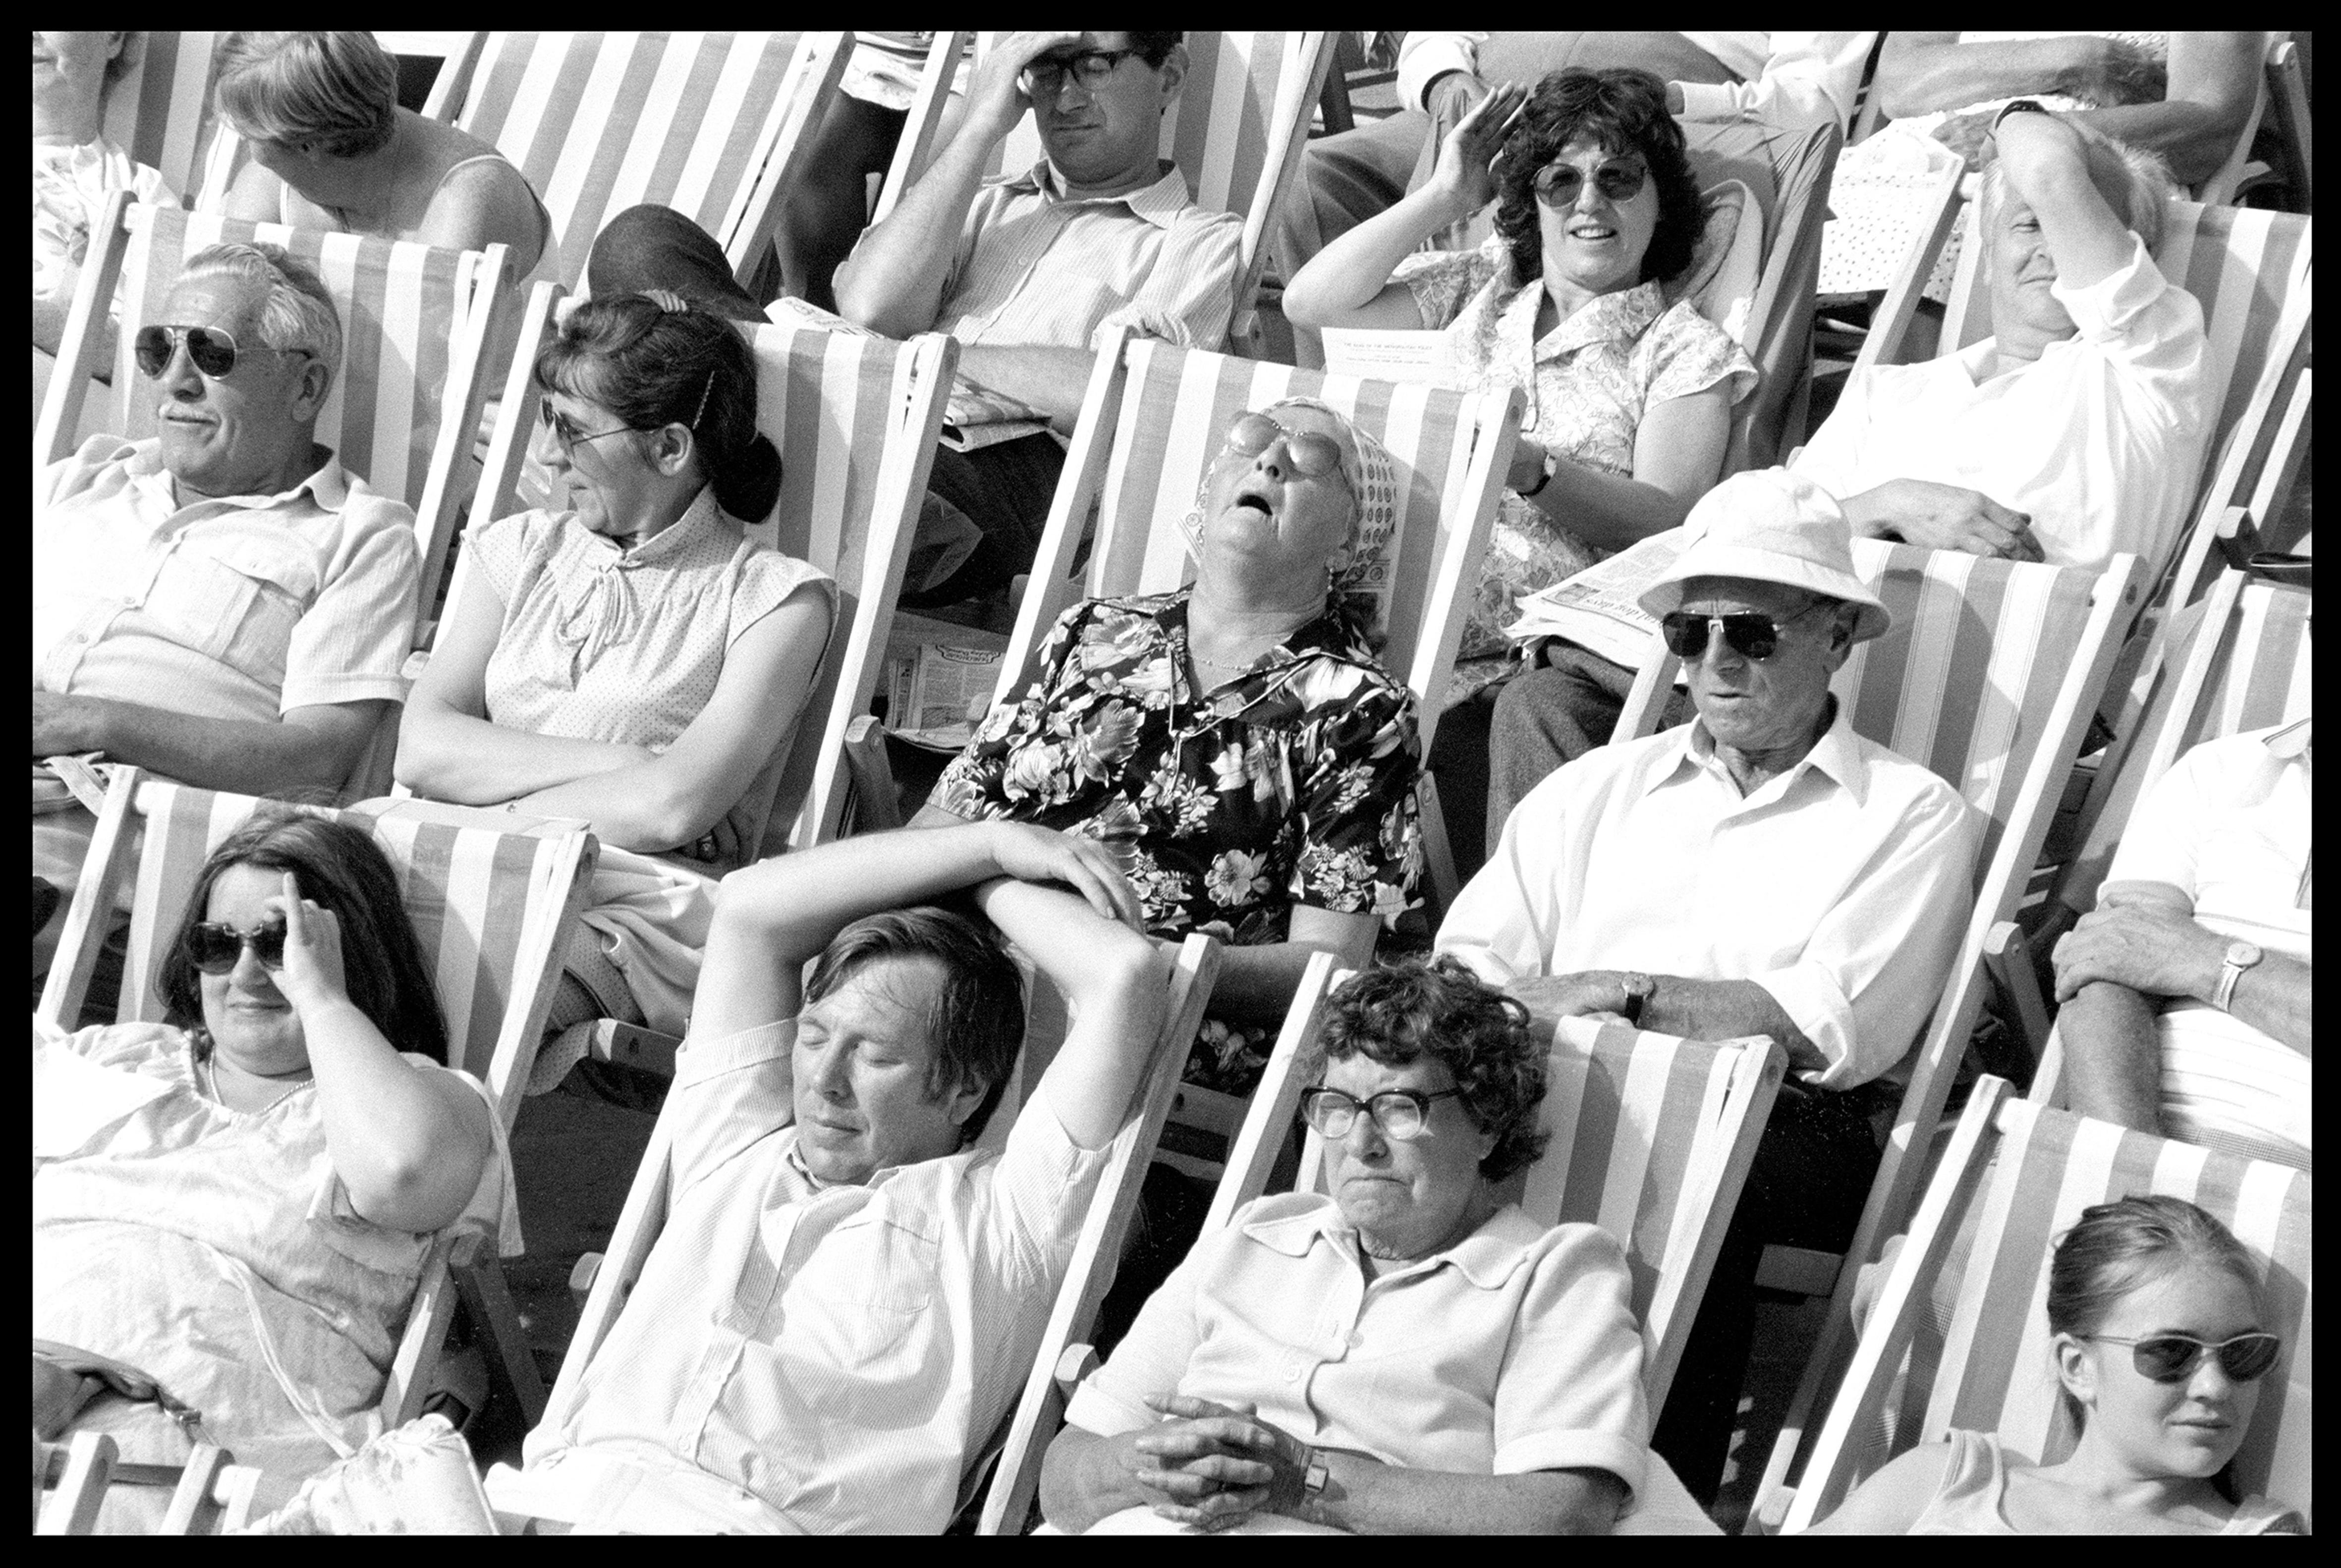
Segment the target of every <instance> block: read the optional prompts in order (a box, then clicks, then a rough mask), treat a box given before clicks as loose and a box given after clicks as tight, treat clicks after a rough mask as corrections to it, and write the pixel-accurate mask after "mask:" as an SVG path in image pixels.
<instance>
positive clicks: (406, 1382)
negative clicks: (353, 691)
mask: <svg viewBox="0 0 2341 1568" xmlns="http://www.w3.org/2000/svg"><path fill="white" fill-rule="evenodd" d="M261 804H262V802H260V801H258V800H256V799H253V798H251V797H249V796H237V795H226V794H221V793H218V792H215V791H211V790H200V789H190V788H187V787H185V786H182V785H176V784H172V783H170V782H168V781H167V780H164V779H155V778H152V777H149V776H148V775H146V774H145V773H144V772H143V771H142V770H141V769H136V768H126V767H125V768H117V769H115V771H114V777H113V779H112V780H111V782H110V783H109V784H108V786H107V789H106V798H105V811H104V812H103V813H102V814H101V815H100V816H99V818H98V822H97V830H96V832H95V835H94V836H93V837H92V839H91V841H90V850H89V858H88V859H87V860H86V861H85V863H84V868H83V873H82V878H81V880H80V882H79V883H78V884H77V885H76V886H75V888H74V898H73V903H72V905H71V907H70V908H68V910H67V912H66V916H65V927H64V929H63V932H62V935H61V936H60V938H59V939H58V945H57V954H56V958H55V961H54V963H53V964H52V966H51V968H50V970H49V977H48V981H47V984H46V986H45V988H44V989H43V992H42V995H41V1001H40V1006H39V1008H38V1010H37V1016H38V1017H43V1018H45V1019H47V1020H48V1021H49V1022H50V1023H52V1024H54V1025H55V1026H56V1027H60V1028H70V1027H72V1022H73V1020H75V1019H76V1018H78V1017H80V1015H81V1007H82V1002H83V1000H84V999H85V997H86V995H87V993H88V989H89V984H90V977H91V974H92V972H93V970H94V969H95V967H96V963H97V958H98V949H99V948H100V946H101V945H102V944H103V943H104V941H105V934H106V930H107V928H108V926H109V925H110V924H111V916H112V911H113V910H114V909H115V908H118V907H119V905H120V902H121V894H122V892H123V891H124V890H125V888H127V887H128V886H129V885H130V884H131V882H132V880H133V878H134V879H135V885H136V888H137V893H138V897H137V898H136V900H135V902H134V904H133V905H132V913H131V924H130V940H129V947H128V950H127V952H126V954H125V958H124V963H123V982H122V996H121V999H120V1004H119V1007H118V1008H117V1011H116V1018H117V1021H120V1022H124V1023H129V1022H135V1021H142V1020H146V1019H155V1018H159V1017H161V1012H160V1001H159V998H157V997H155V996H154V991H153V987H152V986H151V984H150V983H149V982H150V981H151V978H152V977H153V976H154V971H155V967H156V966H157V965H158V964H159V963H160V961H161V958H162V955H161V952H160V950H159V949H160V944H161V943H162V942H163V941H164V940H166V939H167V938H168V936H169V933H170V931H171V929H172V928H174V926H175V924H176V920H177V918H178V910H179V908H182V907H183V906H184V900H185V898H186V897H187V895H188V892H189V890H190V889H191V888H192V887H193V885H194V875H195V873H196V871H198V870H199V869H200V868H201V866H202V863H203V861H204V858H206V857H207V856H208V855H209V853H210V851H211V849H212V848H213V847H214V846H215V845H216V844H217V843H218V842H219V841H220V840H221V839H224V838H225V837H226V836H227V835H228V833H230V832H231V831H233V830H234V829H235V828H236V827H238V826H240V825H241V824H242V823H243V822H244V820H245V819H247V818H249V817H250V816H251V814H252V812H253V810H254V809H256V808H257V807H258V806H260V805H261ZM302 809H304V810H309V809H314V810H317V811H318V814H319V815H324V816H341V817H343V818H344V819H354V820H356V821H358V822H359V823H360V824H361V825H362V826H364V827H365V828H366V829H368V830H369V831H370V832H371V833H373V835H374V838H375V839H376V840H377V841H378V842H380V843H382V844H383V845H384V849H385V850H386V851H387V852H388V853H389V854H390V856H391V858H392V861H393V864H394V865H395V866H396V867H397V868H398V869H399V871H400V874H401V879H402V882H405V881H407V880H408V878H410V877H411V875H412V873H413V868H414V866H415V864H416V859H415V857H416V855H417V853H418V852H419V851H422V850H423V849H424V847H426V846H427V853H428V854H429V855H430V856H431V857H432V858H433V860H434V861H437V860H440V859H442V858H443V862H444V864H443V869H441V870H439V871H438V872H436V873H435V874H436V875H439V876H443V878H445V890H446V899H447V901H446V903H445V904H444V905H443V908H441V909H440V910H439V911H438V912H437V915H436V918H425V919H424V920H423V922H421V923H420V924H421V927H422V928H421V929H419V930H418V935H420V936H422V937H423V942H424V950H425V952H426V954H428V955H430V956H431V957H433V958H434V960H435V964H434V970H435V978H437V980H438V982H439V987H440V1002H441V1005H442V1006H443V1007H444V1009H445V1011H446V1015H447V1026H448V1027H447V1033H448V1055H449V1065H450V1066H453V1067H463V1068H464V1069H466V1070H468V1071H470V1072H472V1073H473V1074H474V1075H475V1076H477V1077H480V1078H481V1079H482V1080H483V1082H484V1083H486V1085H487V1087H488V1092H489V1095H490V1097H492V1098H493V1100H494V1102H495V1105H496V1107H497V1113H496V1114H497V1115H498V1116H500V1117H501V1118H502V1120H503V1125H504V1126H505V1127H506V1128H507V1129H509V1128H510V1127H511V1126H512V1124H513V1117H514V1116H517V1115H518V1114H519V1110H520V1101H521V1097H522V1092H523V1089H524V1088H525V1087H526V1085H527V1083H528V1069H529V1064H530V1062H531V1061H532V1060H533V1058H534V1056H535V1053H536V1046H537V1041H538V1038H539V1037H541V1036H542V1035H543V1031H544V1019H545V1014H546V1012H547V1010H548V1009H549V1008H550V1007H552V1004H553V987H554V985H555V983H556V982H557V981H558V980H559V978H560V974H561V954H562V952H563V949H564V948H566V947H567V945H568V941H569V937H570V934H571V932H572V931H573V930H574V929H575V928H576V923H577V917H578V912H579V910H580V909H581V908H583V902H584V898H585V890H586V888H587V886H588V884H589V883H590V882H591V880H592V876H593V858H594V856H595V855H596V853H597V849H596V846H595V844H594V841H593V835H592V834H591V833H588V832H586V831H585V830H584V829H583V826H582V825H581V824H563V823H560V822H553V821H547V820H545V819H513V818H506V819H504V821H503V822H501V823H497V824H493V825H489V826H487V827H485V828H484V829H483V828H481V827H479V826H473V825H470V824H463V825H461V826H460V827H459V825H458V824H456V823H455V822H453V820H452V819H451V817H450V816H449V815H448V814H446V813H444V812H443V811H441V810H440V809H434V808H431V807H429V806H427V805H423V803H420V802H413V803H407V804H405V805H403V806H402V807H401V808H399V809H397V810H396V811H394V812H393V813H390V814H385V816H384V817H383V818H380V819H376V818H374V817H371V816H365V815H358V816H355V817H354V818H353V817H351V815H350V814H347V813H336V812H333V811H330V810H325V809H317V808H305V807H304V808H302ZM158 811H159V812H161V813H163V814H164V817H165V818H166V819H168V821H169V826H168V828H167V829H166V830H164V831H163V832H159V833H158V832H156V831H154V830H152V829H150V827H149V824H150V823H151V821H152V819H153V818H154V813H156V812H158ZM516 827H517V828H519V829H523V830H514V829H515V828H516ZM451 829H455V830H453V831H451ZM515 893H517V900H516V901H517V902H518V904H519V908H518V909H517V910H513V909H511V908H510V905H511V903H512V902H513V901H514V896H515ZM411 896H412V895H411V894H410V897H411ZM458 898H463V899H480V900H483V902H481V903H480V904H478V905H477V906H471V905H468V904H467V905H466V906H465V907H464V910H463V911H462V912H460V913H459V911H458V910H457V909H456V908H455V900H456V899H458ZM474 911H475V914H476V920H477V923H476V924H465V923H463V918H462V917H463V915H467V914H472V913H473V912H474ZM451 916H457V917H458V918H450V917H451ZM513 916H516V917H517V918H510V917H513ZM483 939H485V940H487V941H489V942H493V944H494V945H495V947H496V948H498V949H499V950H498V951H497V952H496V953H495V954H494V955H493V957H487V958H483V954H482V952H481V947H482V944H483ZM483 962H487V963H492V964H493V965H494V967H495V968H497V969H498V970H499V971H502V970H503V969H505V968H508V969H509V979H508V982H507V984H506V988H505V990H504V992H503V996H502V997H498V996H496V995H495V993H494V989H493V986H490V987H486V988H483V987H481V985H480V981H481V979H482V978H483V968H482V965H483ZM477 1240H478V1238H476V1237H465V1238H463V1240H461V1241H458V1240H456V1239H455V1238H454V1237H453V1236H441V1237H440V1238H439V1239H438V1240H437V1241H436V1242H435V1243H434V1244H433V1246H432V1248H431V1250H430V1252H429V1254H428V1255H427V1257H426V1258H425V1261H424V1265H423V1275H422V1279H421V1282H420V1284H419V1285H417V1287H416V1291H415V1296H414V1302H413V1305H412V1306H411V1307H410V1308H409V1309H408V1312H407V1320H406V1326H405V1329H404V1331H403V1333H402V1334H401V1335H400V1339H399V1345H398V1350H397V1353H396V1355H395V1358H394V1359H393V1363H392V1365H391V1369H390V1373H389V1377H388V1380H387V1382H386V1384H385V1385H384V1395H383V1400H382V1404H381V1406H380V1408H381V1412H382V1415H383V1420H384V1424H385V1425H389V1426H397V1425H402V1424H404V1423H406V1422H407V1421H410V1420H412V1419H413V1418H414V1417H415V1416H416V1415H419V1414H422V1404H423V1399H424V1398H425V1397H426V1396H427V1395H428V1394H429V1393H430V1392H431V1389H430V1378H431V1374H432V1371H433V1367H434V1366H435V1364H436V1361H437V1357H438V1355H439V1353H440V1350H441V1347H442V1345H443V1343H444V1341H445V1339H446V1335H447V1328H448V1325H449V1323H450V1322H451V1321H452V1319H453V1314H454V1309H455V1301H456V1297H457V1295H461V1296H462V1297H463V1300H464V1302H465V1303H466V1305H467V1306H468V1307H469V1308H470V1310H471V1312H472V1315H473V1322H474V1323H475V1324H476V1325H479V1326H480V1328H481V1329H482V1331H483V1334H484V1335H485V1336H486V1338H487V1340H488V1341H489V1343H490V1346H491V1349H492V1353H493V1356H494V1357H495V1362H494V1365H496V1366H497V1367H498V1368H499V1369H500V1370H501V1371H502V1372H503V1375H504V1377H505V1378H506V1380H507V1381H508V1382H509V1383H510V1384H511V1385H512V1387H513V1391H514V1393H515V1394H516V1396H517V1397H518V1399H519V1401H520V1404H521V1406H522V1409H523V1413H524V1414H526V1416H527V1418H528V1420H529V1421H530V1422H531V1423H533V1422H534V1421H535V1420H536V1418H537V1417H538V1416H539V1415H540V1414H543V1408H544V1387H543V1380H542V1378H541V1377H540V1376H539V1374H538V1373H537V1370H536V1364H535V1362H534V1361H533V1360H532V1359H531V1357H530V1355H529V1352H528V1345H527V1341H526V1339H525V1337H524V1336H523V1335H522V1333H521V1329H520V1320H519V1315H518V1314H517V1312H516V1311H514V1309H513V1305H512V1300H511V1296H510V1295H509V1293H508V1292H507V1291H506V1289H505V1287H504V1283H503V1270H502V1267H501V1265H500V1263H499V1261H498V1259H497V1258H496V1257H495V1256H494V1255H493V1251H491V1250H489V1249H485V1248H483V1247H481V1246H479V1245H477ZM451 1286H452V1287H453V1288H452V1290H451Z"/></svg>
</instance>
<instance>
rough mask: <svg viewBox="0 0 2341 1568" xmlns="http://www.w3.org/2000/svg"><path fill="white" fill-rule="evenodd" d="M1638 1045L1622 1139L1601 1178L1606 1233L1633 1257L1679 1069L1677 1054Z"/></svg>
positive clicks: (1622, 1102) (1612, 1144) (1630, 1067)
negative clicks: (1647, 1179)
mask: <svg viewBox="0 0 2341 1568" xmlns="http://www.w3.org/2000/svg"><path fill="white" fill-rule="evenodd" d="M1637 1045H1638V1047H1639V1048H1637V1049H1636V1050H1635V1052H1634V1054H1633V1055H1632V1056H1631V1057H1628V1058H1627V1062H1626V1082H1625V1084H1624V1085H1623V1086H1622V1087H1621V1088H1620V1090H1619V1105H1618V1133H1617V1136H1615V1137H1613V1138H1611V1139H1610V1140H1609V1168H1608V1169H1607V1170H1606V1171H1604V1172H1603V1173H1602V1176H1601V1219H1600V1225H1601V1228H1602V1229H1604V1230H1606V1231H1608V1232H1609V1234H1610V1235H1611V1236H1616V1237H1617V1238H1618V1244H1619V1245H1620V1246H1623V1247H1625V1248H1627V1249H1628V1250H1629V1251H1630V1250H1632V1248H1633V1245H1634V1231H1635V1225H1634V1222H1635V1221H1636V1219H1638V1218H1639V1216H1640V1211H1641V1205H1642V1177H1643V1176H1644V1175H1645V1174H1647V1173H1648V1172H1649V1168H1650V1146H1651V1144H1652V1142H1653V1141H1654V1140H1655V1139H1656V1138H1657V1136H1658V1135H1659V1128H1660V1126H1661V1123H1662V1116H1663V1113H1664V1111H1665V1108H1666V1098H1667V1076H1668V1070H1669V1068H1670V1067H1673V1066H1674V1052H1673V1050H1672V1049H1670V1048H1668V1047H1663V1046H1660V1045H1659V1044H1658V1043H1657V1042H1655V1041H1653V1042H1649V1043H1647V1044H1645V1043H1642V1042H1640V1041H1638V1042H1637ZM1654 1261H1655V1260H1654Z"/></svg>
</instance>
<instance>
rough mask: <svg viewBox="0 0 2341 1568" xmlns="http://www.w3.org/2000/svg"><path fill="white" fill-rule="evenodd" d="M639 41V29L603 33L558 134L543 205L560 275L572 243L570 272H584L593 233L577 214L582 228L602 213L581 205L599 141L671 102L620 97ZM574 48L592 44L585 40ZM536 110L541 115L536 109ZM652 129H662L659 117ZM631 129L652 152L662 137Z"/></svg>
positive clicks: (636, 142) (664, 110) (668, 108)
mask: <svg viewBox="0 0 2341 1568" xmlns="http://www.w3.org/2000/svg"><path fill="white" fill-rule="evenodd" d="M641 43H642V35H641V34H639V33H610V34H605V35H603V37H602V39H601V41H600V48H599V49H598V51H597V52H596V53H595V55H594V56H593V71H592V73H591V74H589V75H588V76H587V77H586V79H585V92H584V95H583V99H582V100H581V101H580V102H579V103H578V104H577V108H576V115H575V117H574V118H573V119H572V120H571V121H570V123H569V129H568V133H567V134H565V135H564V136H563V138H562V143H561V149H560V154H559V161H558V162H557V163H555V164H553V176H552V178H550V179H548V180H547V181H545V183H544V192H543V194H544V205H545V209H546V210H547V211H548V212H550V213H552V214H553V232H554V233H555V234H557V235H558V236H559V243H560V244H561V246H562V249H563V258H562V263H563V265H562V270H563V273H564V274H565V273H567V272H568V271H569V270H570V268H571V266H572V264H573V261H572V258H571V257H570V256H569V255H568V250H569V248H570V247H571V246H573V245H574V246H576V247H578V255H577V257H576V258H575V260H574V264H575V266H576V270H577V272H578V273H579V275H581V276H582V275H583V272H584V268H583V255H584V252H583V247H584V246H585V245H587V244H589V243H592V239H593V236H592V235H591V234H590V233H584V232H583V230H582V229H581V227H580V225H579V218H580V216H581V214H582V215H583V216H584V218H585V222H586V224H587V225H588V226H598V223H599V221H600V219H601V218H602V217H603V215H604V214H603V212H602V210H601V209H600V207H599V206H598V205H589V203H587V201H586V198H587V196H588V194H590V193H589V192H588V191H587V189H586V184H585V183H586V181H587V180H588V179H589V178H590V177H591V176H592V174H593V161H594V159H595V157H596V156H597V155H598V154H600V152H601V149H602V144H603V142H604V141H605V140H607V139H608V138H609V137H610V136H611V135H613V134H622V133H623V132H624V131H625V130H626V129H628V128H629V117H630V116H631V115H632V114H634V113H636V112H637V111H645V110H647V111H648V112H646V113H644V116H643V117H644V119H645V120H647V119H648V118H649V117H650V113H659V114H671V113H672V104H671V103H670V104H653V105H647V106H646V105H643V104H629V103H626V102H625V101H624V95H623V93H622V91H621V89H622V88H623V86H624V84H625V80H626V68H627V67H628V66H629V65H632V64H633V58H634V51H635V49H636V48H638V47H639V46H640V45H641ZM580 46H581V47H583V48H589V49H590V48H593V47H594V45H593V42H592V41H591V40H590V39H589V40H588V41H587V42H585V43H584V44H583V45H580ZM537 53H538V55H540V56H542V55H543V53H544V51H543V49H541V48H540V49H539V50H538V51H537ZM529 64H530V70H531V74H532V75H533V74H534V70H535V65H536V62H535V61H533V60H532V61H531V62H530V63H529ZM536 112H537V113H539V114H541V113H542V110H538V111H536ZM658 128H659V129H660V130H663V128H664V121H663V120H661V122H660V124H659V127H658ZM631 129H632V131H633V137H632V145H633V146H642V145H643V144H648V145H649V146H650V147H651V149H652V152H653V153H655V152H656V149H657V147H658V145H659V144H660V142H661V141H662V136H660V135H657V134H645V133H646V129H647V128H646V127H645V125H644V124H642V123H640V122H635V123H633V124H632V126H631Z"/></svg>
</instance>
